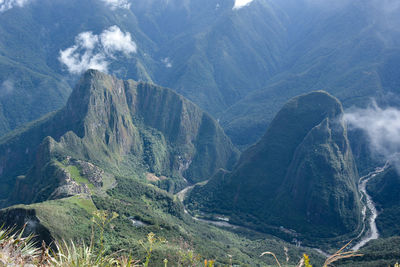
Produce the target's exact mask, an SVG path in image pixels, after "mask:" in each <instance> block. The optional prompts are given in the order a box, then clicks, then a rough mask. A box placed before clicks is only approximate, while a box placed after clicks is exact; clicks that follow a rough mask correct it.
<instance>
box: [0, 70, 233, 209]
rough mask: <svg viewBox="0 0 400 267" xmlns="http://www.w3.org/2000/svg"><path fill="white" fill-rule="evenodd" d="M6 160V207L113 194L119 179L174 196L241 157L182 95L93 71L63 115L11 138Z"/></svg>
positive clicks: (2, 149) (1, 149) (1, 148)
mask: <svg viewBox="0 0 400 267" xmlns="http://www.w3.org/2000/svg"><path fill="white" fill-rule="evenodd" d="M0 155H1V156H0V158H1V170H2V172H1V176H0V182H1V192H0V196H1V197H0V198H1V199H2V200H3V202H5V203H6V204H3V206H5V205H9V204H10V203H11V204H12V203H32V202H40V201H44V200H47V199H49V198H50V199H55V198H60V197H65V196H70V195H75V194H79V193H87V192H88V191H90V187H91V186H89V188H87V186H82V185H81V183H84V184H91V185H92V186H93V188H101V187H103V186H105V187H110V186H111V185H112V183H113V181H114V178H113V177H114V176H115V175H121V176H126V177H134V178H138V179H143V180H144V179H147V180H148V181H152V182H155V183H158V184H159V186H161V187H162V188H165V189H166V190H169V191H171V192H174V191H176V190H178V189H180V188H182V187H183V186H184V185H186V184H187V183H188V182H198V181H203V180H205V179H207V177H210V176H211V175H213V173H214V172H215V171H216V170H218V169H219V168H228V169H229V168H230V167H232V165H233V164H234V163H235V161H236V159H237V156H238V153H237V151H236V150H235V148H234V147H233V145H232V144H231V142H230V140H229V138H228V137H227V136H226V135H225V134H224V133H223V130H222V129H221V128H220V127H219V126H218V124H217V123H216V122H215V121H214V120H213V119H212V118H211V117H210V116H209V115H208V114H206V113H204V112H202V111H201V110H200V109H199V108H198V107H196V106H195V105H194V104H192V103H191V102H189V101H188V100H186V99H184V98H183V97H182V96H180V95H178V94H176V93H174V92H173V91H171V90H169V89H165V88H161V87H158V86H155V85H152V84H148V83H137V82H134V81H133V80H128V81H122V80H118V79H116V78H115V77H113V76H109V75H106V74H103V73H101V72H98V71H93V70H90V71H88V72H86V73H85V75H84V76H83V78H82V79H81V81H80V82H79V84H78V85H77V87H76V88H75V90H74V91H73V92H72V94H71V96H70V98H69V100H68V102H67V104H66V106H65V107H64V108H63V109H61V110H59V111H57V112H54V113H52V114H49V115H47V116H46V117H44V118H42V119H41V120H39V121H36V122H34V123H32V124H30V125H28V126H26V127H25V128H23V129H20V130H19V131H17V132H13V133H11V134H10V135H8V136H6V137H4V138H3V139H2V140H1V144H0ZM93 188H92V189H93ZM10 192H11V195H10ZM7 198H8V200H7Z"/></svg>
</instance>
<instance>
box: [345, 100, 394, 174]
mask: <svg viewBox="0 0 400 267" xmlns="http://www.w3.org/2000/svg"><path fill="white" fill-rule="evenodd" d="M344 119H345V120H346V121H347V122H348V123H349V127H353V128H357V129H361V130H363V131H364V132H365V133H366V134H367V136H368V139H369V144H370V150H371V152H372V153H377V154H378V155H380V156H383V157H385V159H386V160H388V161H390V162H391V163H392V164H393V165H394V166H395V167H396V169H397V171H398V172H399V173H400V110H398V109H395V108H391V107H389V108H385V109H381V108H379V107H378V106H377V105H376V103H373V104H372V105H371V106H370V107H369V108H366V109H351V110H349V111H347V112H346V113H345V115H344Z"/></svg>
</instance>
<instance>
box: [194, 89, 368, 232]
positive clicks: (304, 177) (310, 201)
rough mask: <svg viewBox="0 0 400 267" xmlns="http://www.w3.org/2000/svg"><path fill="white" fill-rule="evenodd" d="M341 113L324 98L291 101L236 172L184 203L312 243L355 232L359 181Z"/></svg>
mask: <svg viewBox="0 0 400 267" xmlns="http://www.w3.org/2000/svg"><path fill="white" fill-rule="evenodd" d="M342 112H343V111H342V106H341V104H340V103H339V101H338V100H337V99H336V98H334V97H332V96H330V95H329V94H327V93H325V92H313V93H310V94H307V95H302V96H299V97H296V98H293V99H292V100H290V101H289V102H288V103H287V104H286V105H285V106H284V107H283V108H282V110H281V111H280V112H279V113H278V114H277V116H276V117H275V119H274V120H273V122H272V123H271V125H270V127H269V129H268V130H267V132H266V134H265V135H264V137H263V138H262V139H261V140H260V141H259V142H258V143H257V144H256V145H254V146H253V147H251V148H249V149H248V150H247V151H245V152H244V153H243V154H242V157H241V159H240V161H239V163H238V164H237V165H236V167H235V169H234V171H233V172H231V173H227V174H226V173H222V174H221V173H220V174H219V175H217V176H216V177H214V178H213V179H212V180H211V181H210V182H209V183H208V184H207V185H205V186H204V187H203V188H201V187H198V188H195V189H194V190H193V191H192V194H191V197H192V198H191V200H190V201H189V202H194V203H196V202H200V203H202V204H201V205H200V209H201V210H204V211H206V210H207V209H211V210H212V211H214V212H219V213H222V214H228V215H231V216H232V219H234V220H236V221H237V222H239V223H246V222H247V223H248V222H250V223H251V224H252V225H253V226H256V227H258V228H260V229H264V230H268V229H269V230H271V229H276V228H278V227H280V226H283V227H284V228H286V229H293V230H295V231H296V232H300V233H302V234H305V235H307V236H311V237H335V236H338V235H342V234H347V233H352V232H356V231H357V229H358V227H359V226H360V219H361V217H360V215H361V212H360V204H359V198H358V192H357V187H356V181H357V179H358V173H357V170H356V168H355V164H354V159H353V156H352V152H351V149H350V146H349V142H348V139H347V131H346V127H345V125H344V124H343V123H342V122H341V120H340V118H341V115H342ZM203 199H206V200H205V201H204V200H203ZM194 208H198V207H194Z"/></svg>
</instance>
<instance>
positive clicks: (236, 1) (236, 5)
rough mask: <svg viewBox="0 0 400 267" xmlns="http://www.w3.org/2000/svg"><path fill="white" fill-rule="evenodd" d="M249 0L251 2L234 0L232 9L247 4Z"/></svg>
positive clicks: (251, 0)
mask: <svg viewBox="0 0 400 267" xmlns="http://www.w3.org/2000/svg"><path fill="white" fill-rule="evenodd" d="M251 2H253V0H235V5H234V6H233V9H240V8H242V7H244V6H248V5H250V3H251Z"/></svg>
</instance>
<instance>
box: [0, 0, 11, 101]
mask: <svg viewBox="0 0 400 267" xmlns="http://www.w3.org/2000/svg"><path fill="white" fill-rule="evenodd" d="M0 1H1V0H0ZM13 91H14V82H13V81H12V80H11V79H8V80H5V81H4V82H2V83H1V86H0V97H3V96H6V95H9V94H11V93H12V92H13Z"/></svg>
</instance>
